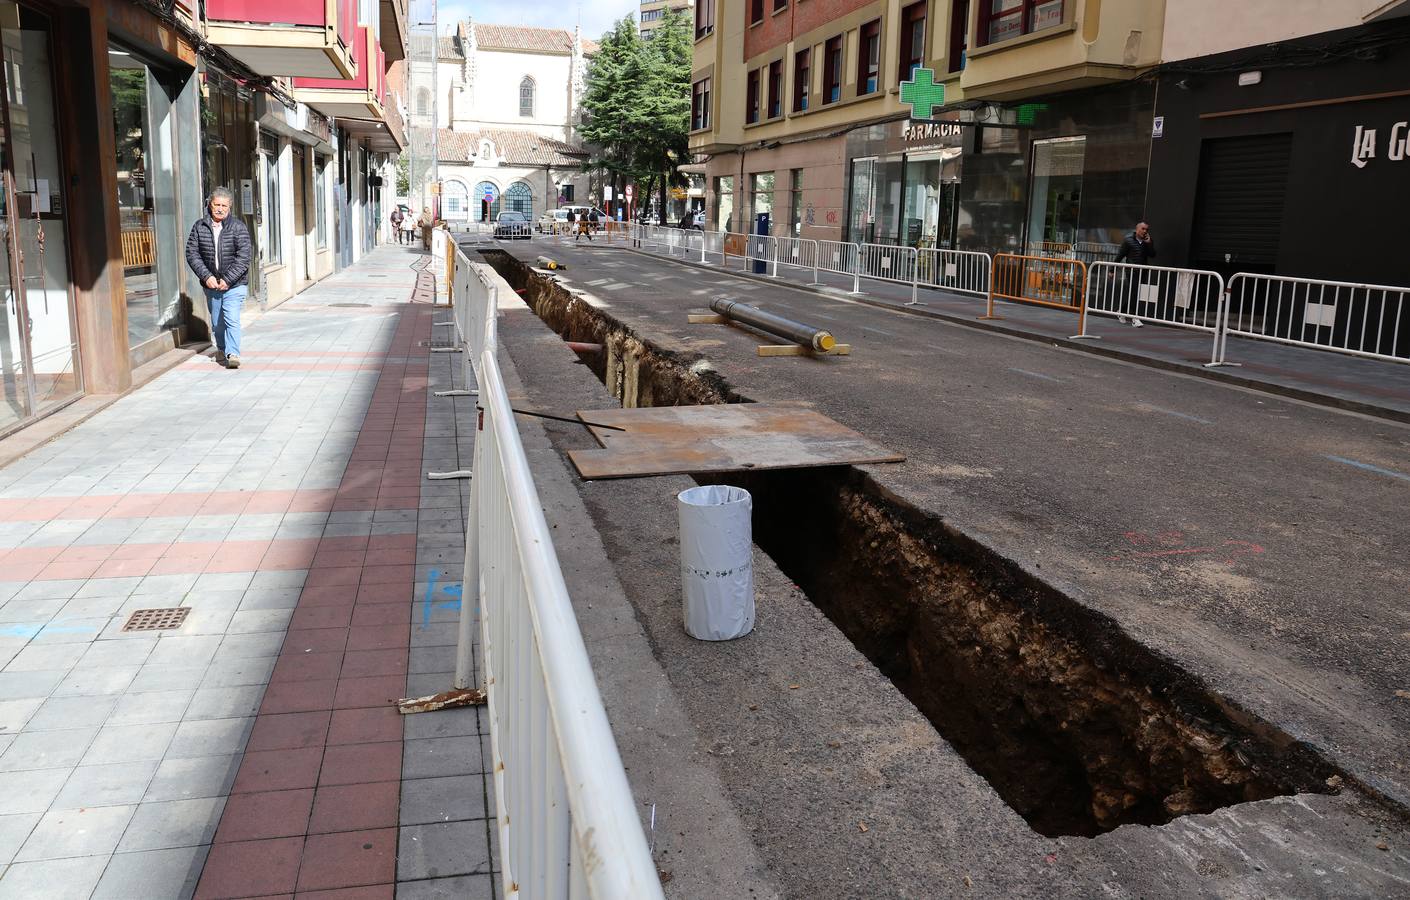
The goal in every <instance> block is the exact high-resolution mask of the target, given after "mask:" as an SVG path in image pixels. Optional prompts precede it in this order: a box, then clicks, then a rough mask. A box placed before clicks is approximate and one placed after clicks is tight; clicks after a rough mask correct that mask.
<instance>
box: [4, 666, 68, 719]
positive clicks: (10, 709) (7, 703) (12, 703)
mask: <svg viewBox="0 0 1410 900" xmlns="http://www.w3.org/2000/svg"><path fill="white" fill-rule="evenodd" d="M55 683H56V684H57V682H55ZM3 690H4V678H3V673H0V697H4V696H6V695H5V694H4V693H3ZM43 705H44V697H43V696H38V697H26V698H25V699H23V700H0V734H5V733H8V732H15V731H19V730H20V729H21V728H23V727H24V724H25V723H26V722H28V721H29V720H30V718H31V717H32V716H33V715H34V714H35V713H36V712H38V711H39V707H41V706H43Z"/></svg>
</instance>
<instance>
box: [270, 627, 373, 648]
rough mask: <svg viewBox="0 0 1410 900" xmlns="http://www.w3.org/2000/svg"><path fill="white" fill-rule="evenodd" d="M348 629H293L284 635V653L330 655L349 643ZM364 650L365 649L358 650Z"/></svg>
mask: <svg viewBox="0 0 1410 900" xmlns="http://www.w3.org/2000/svg"><path fill="white" fill-rule="evenodd" d="M348 633H349V631H348V629H346V628H291V629H290V630H289V631H288V632H286V633H285V635H284V650H283V652H284V653H330V652H332V651H334V650H342V649H343V648H344V647H345V646H346V645H347V642H348ZM357 649H364V648H361V647H359V648H357Z"/></svg>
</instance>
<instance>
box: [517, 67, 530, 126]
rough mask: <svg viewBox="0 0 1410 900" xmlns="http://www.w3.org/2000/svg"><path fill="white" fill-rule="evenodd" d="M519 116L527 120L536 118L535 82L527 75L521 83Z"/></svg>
mask: <svg viewBox="0 0 1410 900" xmlns="http://www.w3.org/2000/svg"><path fill="white" fill-rule="evenodd" d="M519 115H521V116H523V117H524V118H526V119H532V118H533V117H534V80H533V79H532V78H530V77H529V76H527V75H525V76H524V80H523V81H520V82H519Z"/></svg>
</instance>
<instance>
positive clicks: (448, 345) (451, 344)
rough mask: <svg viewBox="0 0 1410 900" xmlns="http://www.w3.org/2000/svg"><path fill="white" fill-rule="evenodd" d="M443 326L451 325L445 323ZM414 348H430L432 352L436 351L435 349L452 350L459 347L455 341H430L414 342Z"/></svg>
mask: <svg viewBox="0 0 1410 900" xmlns="http://www.w3.org/2000/svg"><path fill="white" fill-rule="evenodd" d="M444 324H447V325H449V324H451V323H450V322H446V323H444ZM416 346H418V347H430V348H431V349H433V350H436V349H446V350H454V349H455V348H456V347H459V346H460V345H459V344H457V343H456V342H455V341H437V340H430V341H417V342H416Z"/></svg>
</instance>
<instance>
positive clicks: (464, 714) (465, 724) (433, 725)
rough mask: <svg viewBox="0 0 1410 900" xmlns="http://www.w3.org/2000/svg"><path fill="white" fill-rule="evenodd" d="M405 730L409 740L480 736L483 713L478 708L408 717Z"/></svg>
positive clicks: (446, 710) (448, 710) (444, 710)
mask: <svg viewBox="0 0 1410 900" xmlns="http://www.w3.org/2000/svg"><path fill="white" fill-rule="evenodd" d="M405 728H406V731H405V732H404V734H405V736H406V739H407V740H417V739H420V738H442V737H459V736H462V735H472V734H480V733H482V720H481V711H480V709H478V708H466V709H443V710H440V711H438V712H437V713H436V714H435V715H434V716H407V717H406V720H405Z"/></svg>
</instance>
